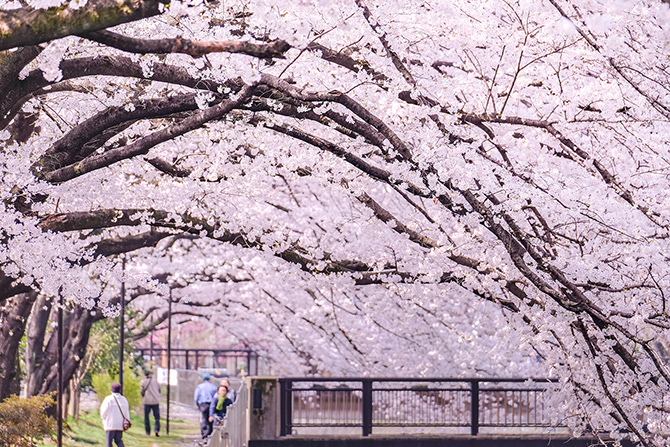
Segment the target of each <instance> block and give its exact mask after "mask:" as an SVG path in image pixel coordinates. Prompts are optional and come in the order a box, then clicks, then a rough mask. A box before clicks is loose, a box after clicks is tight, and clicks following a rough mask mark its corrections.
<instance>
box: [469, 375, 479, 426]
mask: <svg viewBox="0 0 670 447" xmlns="http://www.w3.org/2000/svg"><path fill="white" fill-rule="evenodd" d="M470 386H471V390H470V397H471V399H470V401H471V404H470V414H471V419H470V434H471V435H472V436H477V433H479V381H477V380H473V381H472V382H470Z"/></svg>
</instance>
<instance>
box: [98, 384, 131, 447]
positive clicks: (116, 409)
mask: <svg viewBox="0 0 670 447" xmlns="http://www.w3.org/2000/svg"><path fill="white" fill-rule="evenodd" d="M111 391H112V394H110V395H109V396H107V397H105V399H104V400H103V401H102V404H101V405H100V417H101V418H102V426H103V428H104V429H105V438H106V441H107V445H106V447H112V441H113V442H115V443H116V445H117V447H125V444H124V443H123V421H124V420H130V410H129V408H128V401H127V400H126V398H125V397H123V395H122V394H121V384H120V383H118V382H114V383H112V387H111Z"/></svg>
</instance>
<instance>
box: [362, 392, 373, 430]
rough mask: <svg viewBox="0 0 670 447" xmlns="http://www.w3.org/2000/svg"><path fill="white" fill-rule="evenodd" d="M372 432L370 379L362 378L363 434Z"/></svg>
mask: <svg viewBox="0 0 670 447" xmlns="http://www.w3.org/2000/svg"><path fill="white" fill-rule="evenodd" d="M371 434H372V380H370V379H364V380H363V436H370V435H371Z"/></svg>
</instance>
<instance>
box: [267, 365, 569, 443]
mask: <svg viewBox="0 0 670 447" xmlns="http://www.w3.org/2000/svg"><path fill="white" fill-rule="evenodd" d="M279 384H280V434H281V436H286V435H289V434H292V433H293V431H294V429H299V428H307V427H321V428H328V427H330V428H334V427H361V429H362V432H363V436H368V435H370V434H371V433H372V429H373V427H377V428H382V427H384V428H386V427H405V428H406V427H469V428H470V434H471V435H472V436H476V435H477V434H478V433H479V431H480V428H481V427H500V428H502V427H505V428H510V427H515V428H519V427H536V428H537V427H546V428H549V427H555V426H557V420H558V418H557V416H556V414H553V413H552V412H551V410H550V406H549V405H547V398H548V394H549V391H550V390H551V388H552V386H554V384H555V381H552V380H547V379H478V378H473V379H444V378H438V379H392V378H377V379H373V378H356V379H344V378H318V379H317V378H315V379H305V378H285V379H279Z"/></svg>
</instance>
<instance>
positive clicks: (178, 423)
mask: <svg viewBox="0 0 670 447" xmlns="http://www.w3.org/2000/svg"><path fill="white" fill-rule="evenodd" d="M162 409H163V408H161V410H162ZM161 416H162V419H161V433H160V436H159V437H156V436H154V435H153V433H152V435H151V436H147V435H146V434H145V433H144V417H143V416H142V415H139V414H135V413H131V415H130V421H131V422H132V423H133V426H132V427H131V428H130V430H128V431H127V432H125V433H124V434H123V442H124V443H125V444H126V445H127V446H129V447H130V446H132V447H156V446H158V447H174V446H178V445H183V444H185V443H191V442H192V441H193V440H195V439H198V438H200V427H199V425H198V423H197V422H192V421H183V420H171V421H170V435H169V436H168V435H166V434H165V415H163V414H161ZM151 422H152V427H153V416H152V417H151ZM55 445H56V443H55V440H54V441H51V440H45V441H44V442H43V443H42V444H38V445H37V447H52V446H55ZM63 445H66V446H68V447H90V446H102V447H105V430H103V428H102V420H101V419H100V414H99V413H98V412H97V411H90V412H82V414H81V417H80V418H79V421H78V422H77V421H75V420H73V419H68V421H67V427H65V428H64V429H63Z"/></svg>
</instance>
